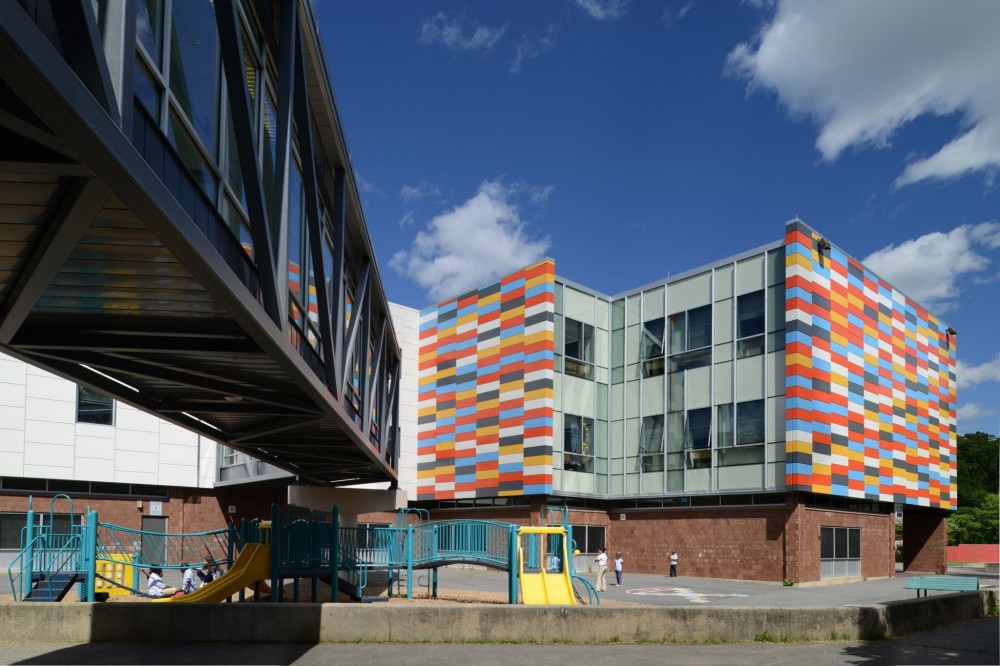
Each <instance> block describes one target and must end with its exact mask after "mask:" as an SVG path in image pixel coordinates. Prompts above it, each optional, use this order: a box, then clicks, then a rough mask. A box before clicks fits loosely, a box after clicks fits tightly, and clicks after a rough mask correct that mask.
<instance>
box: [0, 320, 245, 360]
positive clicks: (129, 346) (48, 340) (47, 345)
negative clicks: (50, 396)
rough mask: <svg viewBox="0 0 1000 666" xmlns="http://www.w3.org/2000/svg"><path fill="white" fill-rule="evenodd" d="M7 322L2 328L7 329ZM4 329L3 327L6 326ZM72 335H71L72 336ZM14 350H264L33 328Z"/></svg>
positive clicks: (241, 343)
mask: <svg viewBox="0 0 1000 666" xmlns="http://www.w3.org/2000/svg"><path fill="white" fill-rule="evenodd" d="M6 323H7V322H6V321H5V322H4V323H3V324H2V325H6ZM2 325H0V326H2ZM69 333H71V334H69ZM10 344H11V346H14V347H20V348H21V349H27V350H29V351H36V350H37V351H48V350H57V349H58V350H81V351H95V352H100V353H114V354H135V353H142V354H150V355H153V356H157V355H161V354H175V353H188V354H213V355H214V354H222V353H225V354H229V355H236V354H248V355H252V356H259V355H261V353H262V352H261V349H260V347H258V346H257V345H256V343H254V342H253V341H252V340H247V339H233V338H221V337H220V338H215V337H207V338H190V337H178V336H173V335H170V334H169V333H159V332H157V333H154V334H151V335H143V334H135V335H130V334H127V333H116V332H111V331H108V332H103V331H86V332H82V331H73V332H71V331H68V330H67V329H66V328H64V329H63V330H61V331H52V330H50V331H47V332H46V331H40V330H37V329H36V328H35V327H31V328H30V329H27V330H25V331H22V332H21V333H19V334H18V335H17V337H15V338H13V340H12V341H10Z"/></svg>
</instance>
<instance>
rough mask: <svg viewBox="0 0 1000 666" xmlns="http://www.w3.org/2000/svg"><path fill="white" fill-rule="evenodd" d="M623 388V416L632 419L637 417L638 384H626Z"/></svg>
mask: <svg viewBox="0 0 1000 666" xmlns="http://www.w3.org/2000/svg"><path fill="white" fill-rule="evenodd" d="M625 386H626V388H625V416H626V418H630V419H632V418H635V417H637V416H639V382H637V381H631V382H627V383H626V384H625Z"/></svg>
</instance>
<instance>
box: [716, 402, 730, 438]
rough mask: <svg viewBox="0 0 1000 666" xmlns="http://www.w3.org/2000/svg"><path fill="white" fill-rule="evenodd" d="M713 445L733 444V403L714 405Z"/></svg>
mask: <svg viewBox="0 0 1000 666" xmlns="http://www.w3.org/2000/svg"><path fill="white" fill-rule="evenodd" d="M715 414H716V422H715V432H716V435H715V438H716V439H715V445H716V446H718V447H719V448H725V447H729V446H732V445H733V403H731V402H727V403H726V404H724V405H719V406H718V407H716V411H715Z"/></svg>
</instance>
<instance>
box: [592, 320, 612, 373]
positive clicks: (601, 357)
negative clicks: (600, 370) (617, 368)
mask: <svg viewBox="0 0 1000 666" xmlns="http://www.w3.org/2000/svg"><path fill="white" fill-rule="evenodd" d="M594 333H595V334H596V335H595V336H594V345H595V346H594V363H595V364H597V365H599V366H601V367H604V368H606V367H608V366H610V365H611V362H610V358H609V357H610V356H611V349H610V347H609V342H608V332H607V331H602V330H601V329H597V330H595V331H594Z"/></svg>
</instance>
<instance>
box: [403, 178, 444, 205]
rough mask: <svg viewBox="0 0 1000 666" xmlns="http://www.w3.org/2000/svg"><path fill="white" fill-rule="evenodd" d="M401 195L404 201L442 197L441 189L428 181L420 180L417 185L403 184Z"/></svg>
mask: <svg viewBox="0 0 1000 666" xmlns="http://www.w3.org/2000/svg"><path fill="white" fill-rule="evenodd" d="M399 196H400V197H401V198H402V199H403V201H405V202H407V203H410V202H411V201H420V200H421V199H426V198H427V197H440V196H441V190H440V189H438V188H437V187H436V186H434V185H431V184H430V183H427V182H420V183H418V184H416V185H403V187H402V188H400V190H399Z"/></svg>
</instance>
